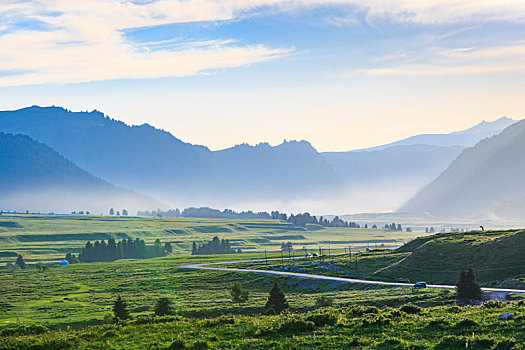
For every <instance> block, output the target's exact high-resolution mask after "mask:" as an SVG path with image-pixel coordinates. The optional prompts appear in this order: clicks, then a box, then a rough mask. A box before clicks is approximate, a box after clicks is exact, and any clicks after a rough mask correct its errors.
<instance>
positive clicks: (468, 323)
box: [454, 318, 479, 328]
mask: <svg viewBox="0 0 525 350" xmlns="http://www.w3.org/2000/svg"><path fill="white" fill-rule="evenodd" d="M478 326H479V324H478V323H477V322H476V321H473V320H469V319H468V318H467V319H464V320H461V321H459V322H458V323H456V324H455V325H454V327H455V328H473V327H478Z"/></svg>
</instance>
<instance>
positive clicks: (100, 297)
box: [0, 215, 525, 349]
mask: <svg viewBox="0 0 525 350" xmlns="http://www.w3.org/2000/svg"><path fill="white" fill-rule="evenodd" d="M0 229H1V230H2V232H0V252H3V255H2V256H3V257H2V259H3V260H2V261H3V262H13V261H14V259H15V258H14V257H11V256H8V255H9V254H5V253H6V252H11V253H22V254H24V256H25V257H26V260H27V261H28V262H30V263H36V262H46V261H49V262H56V260H57V259H59V258H61V257H63V255H64V254H65V252H67V251H70V250H71V249H79V248H81V247H82V246H83V245H84V244H85V242H86V241H87V240H91V241H93V240H96V239H107V238H109V237H114V238H124V237H140V238H142V239H144V240H146V241H147V242H148V243H151V242H153V241H154V240H155V239H156V238H160V239H161V240H162V241H163V242H171V243H172V245H173V246H174V248H175V252H174V254H173V255H170V256H167V257H163V258H155V259H145V260H118V261H114V262H101V263H83V264H74V265H70V266H58V265H57V264H52V265H51V267H50V268H49V269H48V270H47V271H45V272H38V271H37V270H36V269H28V270H16V271H8V270H0V286H1V287H2V298H1V299H0V349H144V348H151V349H167V348H168V346H170V344H172V347H171V348H172V349H173V348H175V349H176V348H196V349H197V348H206V347H208V348H221V349H226V348H241V349H248V348H261V349H274V348H282V349H296V348H307V349H322V348H327V349H328V348H351V347H358V348H364V349H368V348H374V349H375V348H379V349H425V348H438V349H455V348H458V349H459V348H462V349H464V348H474V349H511V348H516V349H519V348H521V346H522V344H523V343H524V342H525V334H524V333H523V332H522V329H523V327H524V326H525V306H524V302H523V301H519V302H518V301H516V302H507V303H494V302H493V303H488V304H485V305H484V306H483V307H465V308H459V307H457V306H454V294H455V293H454V291H453V290H439V289H432V288H427V289H422V290H419V289H414V288H411V287H396V288H392V287H386V286H372V285H366V284H351V283H343V282H334V281H322V280H313V279H307V278H299V277H285V276H277V275H263V274H256V273H250V272H234V271H210V270H192V269H184V268H181V266H182V265H185V264H190V263H206V262H218V261H232V262H234V261H240V260H247V259H263V258H264V257H265V256H268V258H277V260H269V261H268V262H265V261H264V260H263V261H262V262H257V263H236V264H230V265H231V266H235V267H236V268H252V269H253V268H257V269H263V268H264V269H271V270H284V271H291V272H303V273H315V274H320V275H329V276H347V277H358V278H370V279H383V280H406V281H412V282H414V281H417V280H426V281H427V282H430V279H429V278H432V279H433V282H434V283H437V282H442V281H446V280H448V279H452V278H453V279H457V277H458V274H459V271H460V270H461V269H462V268H464V267H467V266H470V265H473V266H474V267H475V268H476V269H477V270H478V271H479V273H478V277H479V279H480V280H481V282H482V283H483V284H484V285H495V286H500V284H501V283H502V282H501V281H502V280H509V279H511V280H512V281H513V282H519V283H523V282H521V280H522V278H523V276H524V274H523V273H522V271H523V269H522V268H521V266H523V265H525V261H523V260H524V259H525V258H524V255H523V251H524V249H523V248H525V237H524V235H525V231H523V230H508V231H488V232H469V233H461V234H460V233H446V234H436V235H432V236H426V237H420V238H417V239H414V240H411V239H413V238H415V237H416V236H417V235H418V234H416V233H406V232H388V231H383V230H372V229H348V228H347V229H344V228H330V229H319V228H318V227H315V228H314V227H311V228H310V229H309V230H307V229H304V228H300V227H296V226H293V225H290V224H289V223H284V222H279V221H274V220H222V219H216V220H214V219H164V218H136V217H91V216H66V215H64V216H45V215H42V216H34V215H14V216H13V215H9V216H7V215H2V216H0ZM214 235H219V236H220V237H221V238H228V239H230V240H231V241H232V242H234V243H235V246H236V247H239V248H241V249H243V251H245V252H248V253H243V254H229V255H212V256H189V255H187V254H188V253H189V250H190V248H191V242H192V241H198V242H203V241H207V240H209V239H211V238H212V237H213V236H214ZM403 240H406V241H410V240H411V241H410V242H408V243H407V244H406V245H404V246H402V247H400V248H398V249H396V250H379V249H378V250H375V248H376V244H377V245H378V248H379V247H381V245H382V244H385V246H388V244H390V247H392V242H394V243H393V244H394V245H395V243H398V244H399V243H400V242H401V241H403ZM285 241H292V242H293V243H294V245H295V247H296V248H298V250H297V251H295V252H294V253H293V255H294V256H296V257H298V256H299V255H304V254H305V253H306V252H307V251H308V250H307V251H305V250H304V249H303V246H306V247H307V248H309V252H310V253H312V252H318V248H319V245H322V247H323V254H325V253H327V252H328V251H327V249H328V245H330V249H331V250H330V252H332V253H334V252H336V248H342V247H348V246H352V248H353V252H354V253H356V251H357V250H364V249H363V248H364V247H370V248H373V249H374V250H373V251H371V252H361V253H357V254H353V255H352V257H350V256H349V255H348V254H346V255H340V256H325V257H322V258H308V259H290V260H285V259H281V253H277V252H276V251H277V250H279V248H280V245H281V243H282V242H285ZM385 246H383V247H382V248H384V247H385ZM264 250H267V251H268V252H269V253H268V254H265V253H264ZM272 251H273V252H272ZM340 251H341V250H340ZM286 255H287V254H285V256H286ZM225 266H228V265H225ZM429 272H431V275H429ZM234 282H239V283H241V285H242V287H243V288H245V289H247V290H248V291H249V292H250V299H249V301H248V303H246V304H245V305H243V306H242V308H239V306H238V305H236V304H234V303H232V301H231V297H230V294H229V291H230V288H231V286H232V283H234ZM275 282H277V283H278V284H279V286H280V287H281V289H282V290H283V291H284V293H285V294H286V297H287V299H288V301H289V304H290V310H289V313H288V314H285V315H280V316H263V315H262V314H263V312H264V304H265V302H266V299H267V297H268V292H269V290H270V288H271V287H272V285H273V284H274V283H275ZM507 288H509V287H508V286H507ZM117 295H121V296H122V298H123V299H124V300H125V301H126V302H127V303H128V305H129V310H130V312H131V316H132V317H133V320H131V321H125V322H124V323H122V324H106V323H107V320H108V315H110V314H111V308H112V303H113V301H114V300H115V298H116V297H117ZM320 296H327V297H331V298H333V304H334V307H333V308H322V309H316V306H315V305H316V301H317V299H318V298H319V297H320ZM160 297H168V298H169V299H170V300H172V301H173V304H174V309H175V312H176V316H171V317H164V318H154V317H152V314H153V306H154V304H155V302H156V301H157V300H158V299H159V298H160ZM406 305H417V306H418V307H421V308H423V309H421V310H420V309H419V308H417V307H412V306H411V307H406ZM504 312H513V313H514V315H515V316H516V317H515V318H514V319H513V320H510V321H501V320H498V316H499V315H501V314H502V313H504ZM105 318H106V323H105V321H104V319H105ZM41 326H44V328H42V327H41Z"/></svg>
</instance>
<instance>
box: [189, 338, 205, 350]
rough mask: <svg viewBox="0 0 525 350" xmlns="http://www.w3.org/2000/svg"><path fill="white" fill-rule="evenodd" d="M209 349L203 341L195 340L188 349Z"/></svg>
mask: <svg viewBox="0 0 525 350" xmlns="http://www.w3.org/2000/svg"><path fill="white" fill-rule="evenodd" d="M209 348H210V345H209V344H208V342H207V341H205V340H197V341H196V342H194V343H193V344H192V345H191V347H190V349H195V350H202V349H209Z"/></svg>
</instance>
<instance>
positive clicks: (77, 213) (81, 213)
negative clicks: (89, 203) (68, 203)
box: [71, 210, 90, 215]
mask: <svg viewBox="0 0 525 350" xmlns="http://www.w3.org/2000/svg"><path fill="white" fill-rule="evenodd" d="M84 214H85V215H89V214H90V213H89V211H83V210H81V211H72V212H71V215H84Z"/></svg>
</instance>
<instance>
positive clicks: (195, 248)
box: [191, 242, 199, 255]
mask: <svg viewBox="0 0 525 350" xmlns="http://www.w3.org/2000/svg"><path fill="white" fill-rule="evenodd" d="M198 252H199V250H198V248H197V243H195V242H193V245H192V248H191V255H197V254H198Z"/></svg>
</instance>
